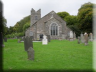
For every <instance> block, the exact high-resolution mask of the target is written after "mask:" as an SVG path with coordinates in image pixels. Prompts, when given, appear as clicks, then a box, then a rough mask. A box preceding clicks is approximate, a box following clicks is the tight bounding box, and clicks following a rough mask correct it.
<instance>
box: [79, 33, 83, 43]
mask: <svg viewBox="0 0 96 72" xmlns="http://www.w3.org/2000/svg"><path fill="white" fill-rule="evenodd" d="M80 36H81V42H82V43H84V35H83V34H82V33H81V35H80Z"/></svg>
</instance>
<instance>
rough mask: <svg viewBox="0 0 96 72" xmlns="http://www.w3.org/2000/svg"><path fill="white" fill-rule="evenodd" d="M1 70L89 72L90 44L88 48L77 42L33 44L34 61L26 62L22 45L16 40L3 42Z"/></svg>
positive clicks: (55, 41)
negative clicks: (71, 70) (72, 71)
mask: <svg viewBox="0 0 96 72" xmlns="http://www.w3.org/2000/svg"><path fill="white" fill-rule="evenodd" d="M4 44H5V47H4V48H3V69H4V70H23V69H24V70H26V69H27V70H29V69H32V70H37V69H38V70H39V69H40V70H43V69H44V70H69V69H73V70H91V69H92V42H89V45H88V46H85V45H84V44H78V43H77V40H75V41H68V40H62V41H59V40H51V42H49V43H48V45H42V43H41V42H34V43H33V48H34V51H35V60H34V61H31V60H28V59H27V58H28V56H27V52H26V51H25V50H24V43H18V42H17V39H8V41H7V42H4Z"/></svg>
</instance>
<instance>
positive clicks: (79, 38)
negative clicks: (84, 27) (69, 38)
mask: <svg viewBox="0 0 96 72" xmlns="http://www.w3.org/2000/svg"><path fill="white" fill-rule="evenodd" d="M78 44H80V37H79V36H78Z"/></svg>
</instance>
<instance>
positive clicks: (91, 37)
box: [89, 33, 93, 41]
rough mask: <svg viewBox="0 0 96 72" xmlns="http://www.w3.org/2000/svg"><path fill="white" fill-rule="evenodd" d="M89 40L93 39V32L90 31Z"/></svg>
mask: <svg viewBox="0 0 96 72" xmlns="http://www.w3.org/2000/svg"><path fill="white" fill-rule="evenodd" d="M89 36H90V41H93V34H92V33H90V35H89Z"/></svg>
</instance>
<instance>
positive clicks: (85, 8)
mask: <svg viewBox="0 0 96 72" xmlns="http://www.w3.org/2000/svg"><path fill="white" fill-rule="evenodd" d="M92 20H93V4H92V3H90V2H88V3H85V4H83V5H82V6H81V8H80V9H79V10H78V21H79V28H80V30H81V31H82V32H83V33H84V32H87V33H90V32H92V24H93V23H92Z"/></svg>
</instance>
